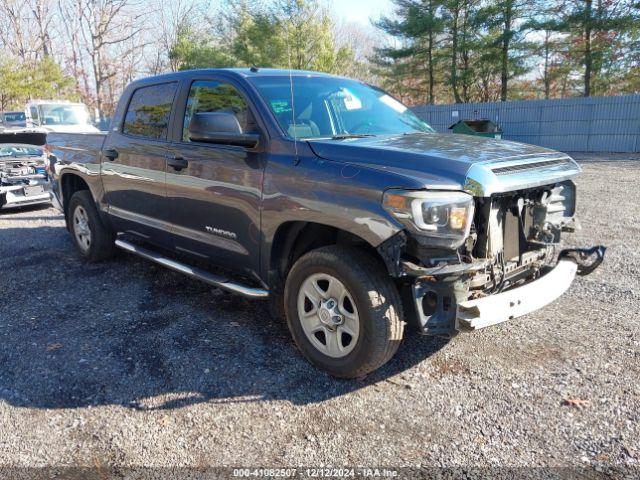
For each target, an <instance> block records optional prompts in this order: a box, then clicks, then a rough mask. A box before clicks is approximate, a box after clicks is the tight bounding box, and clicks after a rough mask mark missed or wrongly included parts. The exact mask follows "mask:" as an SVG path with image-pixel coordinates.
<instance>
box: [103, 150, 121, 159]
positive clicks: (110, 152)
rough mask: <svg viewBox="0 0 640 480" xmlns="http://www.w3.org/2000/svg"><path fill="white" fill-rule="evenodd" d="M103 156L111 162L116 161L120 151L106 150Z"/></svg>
mask: <svg viewBox="0 0 640 480" xmlns="http://www.w3.org/2000/svg"><path fill="white" fill-rule="evenodd" d="M102 154H103V155H104V156H105V157H107V158H108V159H109V160H110V161H112V162H113V161H114V160H115V159H116V158H118V150H116V149H115V148H105V149H104V150H103V151H102Z"/></svg>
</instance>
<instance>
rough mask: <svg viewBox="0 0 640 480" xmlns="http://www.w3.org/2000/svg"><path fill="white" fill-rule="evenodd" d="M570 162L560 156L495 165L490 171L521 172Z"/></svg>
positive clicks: (502, 173) (507, 173) (499, 173)
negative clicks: (552, 158)
mask: <svg viewBox="0 0 640 480" xmlns="http://www.w3.org/2000/svg"><path fill="white" fill-rule="evenodd" d="M568 163H571V160H570V159H568V158H560V159H554V160H542V161H540V162H532V163H521V164H518V165H510V166H508V167H495V168H492V169H491V171H492V172H493V173H494V174H496V175H509V174H511V173H516V172H522V171H525V170H534V169H536V168H544V167H552V166H556V165H566V164H568Z"/></svg>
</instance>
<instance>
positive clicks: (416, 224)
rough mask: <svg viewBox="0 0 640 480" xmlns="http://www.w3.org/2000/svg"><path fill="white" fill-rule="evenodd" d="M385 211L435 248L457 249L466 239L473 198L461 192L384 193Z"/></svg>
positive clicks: (392, 191)
mask: <svg viewBox="0 0 640 480" xmlns="http://www.w3.org/2000/svg"><path fill="white" fill-rule="evenodd" d="M382 203H383V206H384V208H385V209H386V210H387V211H388V212H390V213H391V214H392V215H393V216H394V217H396V218H397V219H398V220H400V221H401V222H402V223H404V224H405V225H406V226H407V227H409V228H410V229H412V230H414V231H415V232H416V233H418V234H420V235H423V236H426V237H430V238H433V240H434V245H437V246H443V247H449V248H457V247H459V246H460V245H462V243H463V242H464V240H465V239H466V238H467V237H468V236H469V230H470V228H471V222H472V220H473V197H472V196H471V195H467V194H466V193H463V192H436V191H432V192H426V191H410V190H387V191H386V192H385V194H384V197H383V200H382Z"/></svg>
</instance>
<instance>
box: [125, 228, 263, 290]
mask: <svg viewBox="0 0 640 480" xmlns="http://www.w3.org/2000/svg"><path fill="white" fill-rule="evenodd" d="M116 246H117V247H120V248H122V249H123V250H126V251H127V252H130V253H135V254H136V255H138V256H140V257H142V258H145V259H147V260H151V261H152V262H155V263H157V264H159V265H162V266H163V267H167V268H170V269H171V270H175V271H176V272H180V273H184V274H185V275H187V276H189V277H191V278H195V279H197V280H201V281H203V282H206V283H208V284H210V285H213V286H215V287H219V288H222V289H224V290H228V291H230V292H233V293H238V294H240V295H242V296H244V297H248V298H266V297H268V296H269V291H268V290H265V289H262V288H253V287H247V286H246V285H241V284H239V283H234V282H232V281H231V280H229V279H227V278H224V277H221V276H219V275H215V274H213V273H210V272H207V271H205V270H202V269H200V268H197V267H192V266H190V265H187V264H184V263H181V262H177V261H175V260H171V259H170V258H167V257H165V256H163V255H161V254H159V253H158V252H154V251H153V250H149V249H147V248H144V247H141V246H139V245H135V244H133V243H130V242H127V241H126V240H122V239H120V238H118V239H117V240H116Z"/></svg>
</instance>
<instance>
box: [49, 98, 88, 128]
mask: <svg viewBox="0 0 640 480" xmlns="http://www.w3.org/2000/svg"><path fill="white" fill-rule="evenodd" d="M39 109H40V118H41V119H42V125H89V124H90V121H89V111H88V110H87V107H86V106H85V105H66V104H55V103H53V104H46V105H40V106H39Z"/></svg>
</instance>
